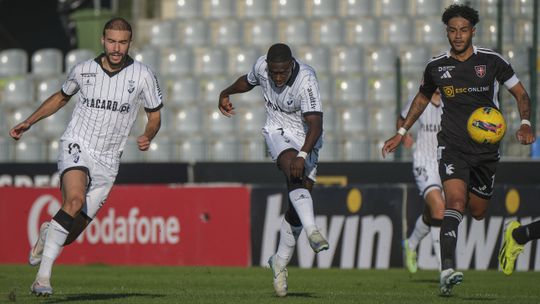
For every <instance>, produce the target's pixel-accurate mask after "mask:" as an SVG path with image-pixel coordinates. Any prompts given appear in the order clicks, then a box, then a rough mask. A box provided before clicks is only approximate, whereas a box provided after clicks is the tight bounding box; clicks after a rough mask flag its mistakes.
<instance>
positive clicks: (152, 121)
mask: <svg viewBox="0 0 540 304" xmlns="http://www.w3.org/2000/svg"><path fill="white" fill-rule="evenodd" d="M146 117H147V118H148V121H147V122H146V127H145V128H144V133H143V135H141V136H139V137H138V138H137V145H138V146H139V150H141V151H147V150H148V148H150V143H151V142H152V139H154V137H155V136H156V134H157V132H158V131H159V128H160V127H161V111H159V110H158V111H152V112H146Z"/></svg>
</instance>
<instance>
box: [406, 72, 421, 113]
mask: <svg viewBox="0 0 540 304" xmlns="http://www.w3.org/2000/svg"><path fill="white" fill-rule="evenodd" d="M422 75H423V71H420V72H417V73H415V72H410V73H403V74H402V75H401V77H402V78H401V98H402V102H401V104H402V105H403V106H404V105H405V103H406V102H407V101H409V99H411V98H413V97H414V96H416V93H418V88H419V87H420V81H421V80H422Z"/></svg>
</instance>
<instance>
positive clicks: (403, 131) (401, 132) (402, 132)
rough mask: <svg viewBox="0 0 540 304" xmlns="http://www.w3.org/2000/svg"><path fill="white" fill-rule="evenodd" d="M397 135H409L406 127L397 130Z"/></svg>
mask: <svg viewBox="0 0 540 304" xmlns="http://www.w3.org/2000/svg"><path fill="white" fill-rule="evenodd" d="M397 134H399V135H401V136H405V134H407V129H405V128H404V127H401V128H399V130H397Z"/></svg>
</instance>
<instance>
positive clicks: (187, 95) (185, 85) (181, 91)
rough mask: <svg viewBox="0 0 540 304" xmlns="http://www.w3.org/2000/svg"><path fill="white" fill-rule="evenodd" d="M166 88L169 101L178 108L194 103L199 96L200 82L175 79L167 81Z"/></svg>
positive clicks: (188, 78)
mask: <svg viewBox="0 0 540 304" xmlns="http://www.w3.org/2000/svg"><path fill="white" fill-rule="evenodd" d="M166 88H167V92H168V94H167V96H168V97H167V100H168V101H170V102H171V103H172V104H173V105H176V106H184V105H186V104H189V103H192V102H194V101H196V100H197V98H198V96H199V95H198V92H199V81H198V80H197V79H196V78H194V77H189V76H186V77H173V78H171V79H169V80H168V81H166ZM216 98H217V97H216Z"/></svg>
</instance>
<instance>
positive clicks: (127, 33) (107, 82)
mask: <svg viewBox="0 0 540 304" xmlns="http://www.w3.org/2000/svg"><path fill="white" fill-rule="evenodd" d="M131 38H132V31H131V25H130V24H129V23H128V22H127V21H126V20H124V19H122V18H113V19H111V20H109V21H108V22H107V23H106V24H105V26H104V29H103V37H102V38H101V42H102V44H103V49H104V53H103V54H101V55H100V56H98V57H97V58H95V59H93V60H89V61H85V62H81V63H79V64H77V65H76V66H75V67H74V68H73V69H72V70H71V71H70V73H69V76H68V78H67V80H66V81H65V82H64V84H63V85H62V89H61V90H60V91H58V92H57V93H55V94H53V95H52V96H51V97H49V98H48V99H47V100H45V101H44V102H43V104H42V105H41V106H40V107H39V108H38V109H37V110H36V111H35V112H34V113H33V114H32V115H30V116H29V117H28V118H27V119H26V120H24V121H23V122H21V123H19V124H18V125H17V126H15V127H14V128H13V129H11V130H10V135H11V137H13V138H14V139H16V140H18V139H20V138H21V136H22V135H23V133H24V132H26V131H28V130H29V129H30V127H31V126H32V125H33V124H35V123H36V122H38V121H40V120H41V119H43V118H45V117H47V116H50V115H52V114H54V113H55V112H56V111H58V110H59V109H60V108H62V107H63V106H65V105H66V104H67V102H68V101H69V100H70V98H71V97H72V96H73V95H75V94H76V93H79V95H80V98H79V101H78V102H77V104H76V106H75V109H74V111H73V115H72V118H71V120H70V122H69V124H68V127H67V129H66V131H65V132H64V134H63V135H62V137H61V138H60V148H59V156H58V170H59V172H60V184H61V190H62V200H63V203H62V208H61V209H60V210H59V211H58V213H56V215H55V216H54V217H53V218H52V220H51V221H50V223H49V222H45V223H43V224H42V225H41V228H40V234H39V237H38V241H37V242H36V244H35V245H34V247H33V248H32V249H31V251H30V256H29V263H30V264H31V265H39V270H38V273H37V275H36V279H35V281H34V283H33V284H32V286H31V291H32V293H34V294H36V295H38V296H39V295H43V296H49V295H51V294H52V293H53V289H52V287H51V283H50V278H51V272H52V266H53V263H54V261H55V260H56V258H57V257H58V256H59V254H60V252H61V250H62V247H63V246H65V245H68V244H70V243H71V242H73V241H74V240H75V239H76V238H77V236H79V234H80V233H81V232H82V231H83V230H84V229H85V228H86V226H87V225H88V224H89V223H90V221H91V220H92V219H93V218H94V217H95V216H96V214H97V212H98V210H99V209H100V208H101V207H102V206H103V204H104V203H105V200H106V198H107V196H108V195H109V192H110V190H111V188H112V186H113V183H114V180H115V178H116V175H117V173H118V167H119V163H120V157H121V155H122V150H123V149H124V146H125V144H126V141H127V139H128V135H129V132H130V131H131V127H132V126H133V123H134V121H135V119H136V117H137V112H138V110H139V108H140V106H141V105H142V106H144V109H145V111H146V113H147V118H148V122H147V124H146V127H145V130H144V134H142V135H141V136H139V137H138V138H137V144H138V147H139V150H141V151H146V150H148V148H149V147H150V142H151V140H152V139H153V138H154V136H156V134H157V132H158V130H159V128H160V125H161V114H160V109H161V107H162V106H163V104H162V95H161V91H160V88H159V85H158V82H157V78H156V76H155V75H154V73H153V72H152V71H151V70H150V69H149V68H148V67H147V66H146V65H144V64H142V63H140V62H137V61H135V60H133V59H132V58H131V57H130V56H129V55H128V51H129V46H130V44H131Z"/></svg>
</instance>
